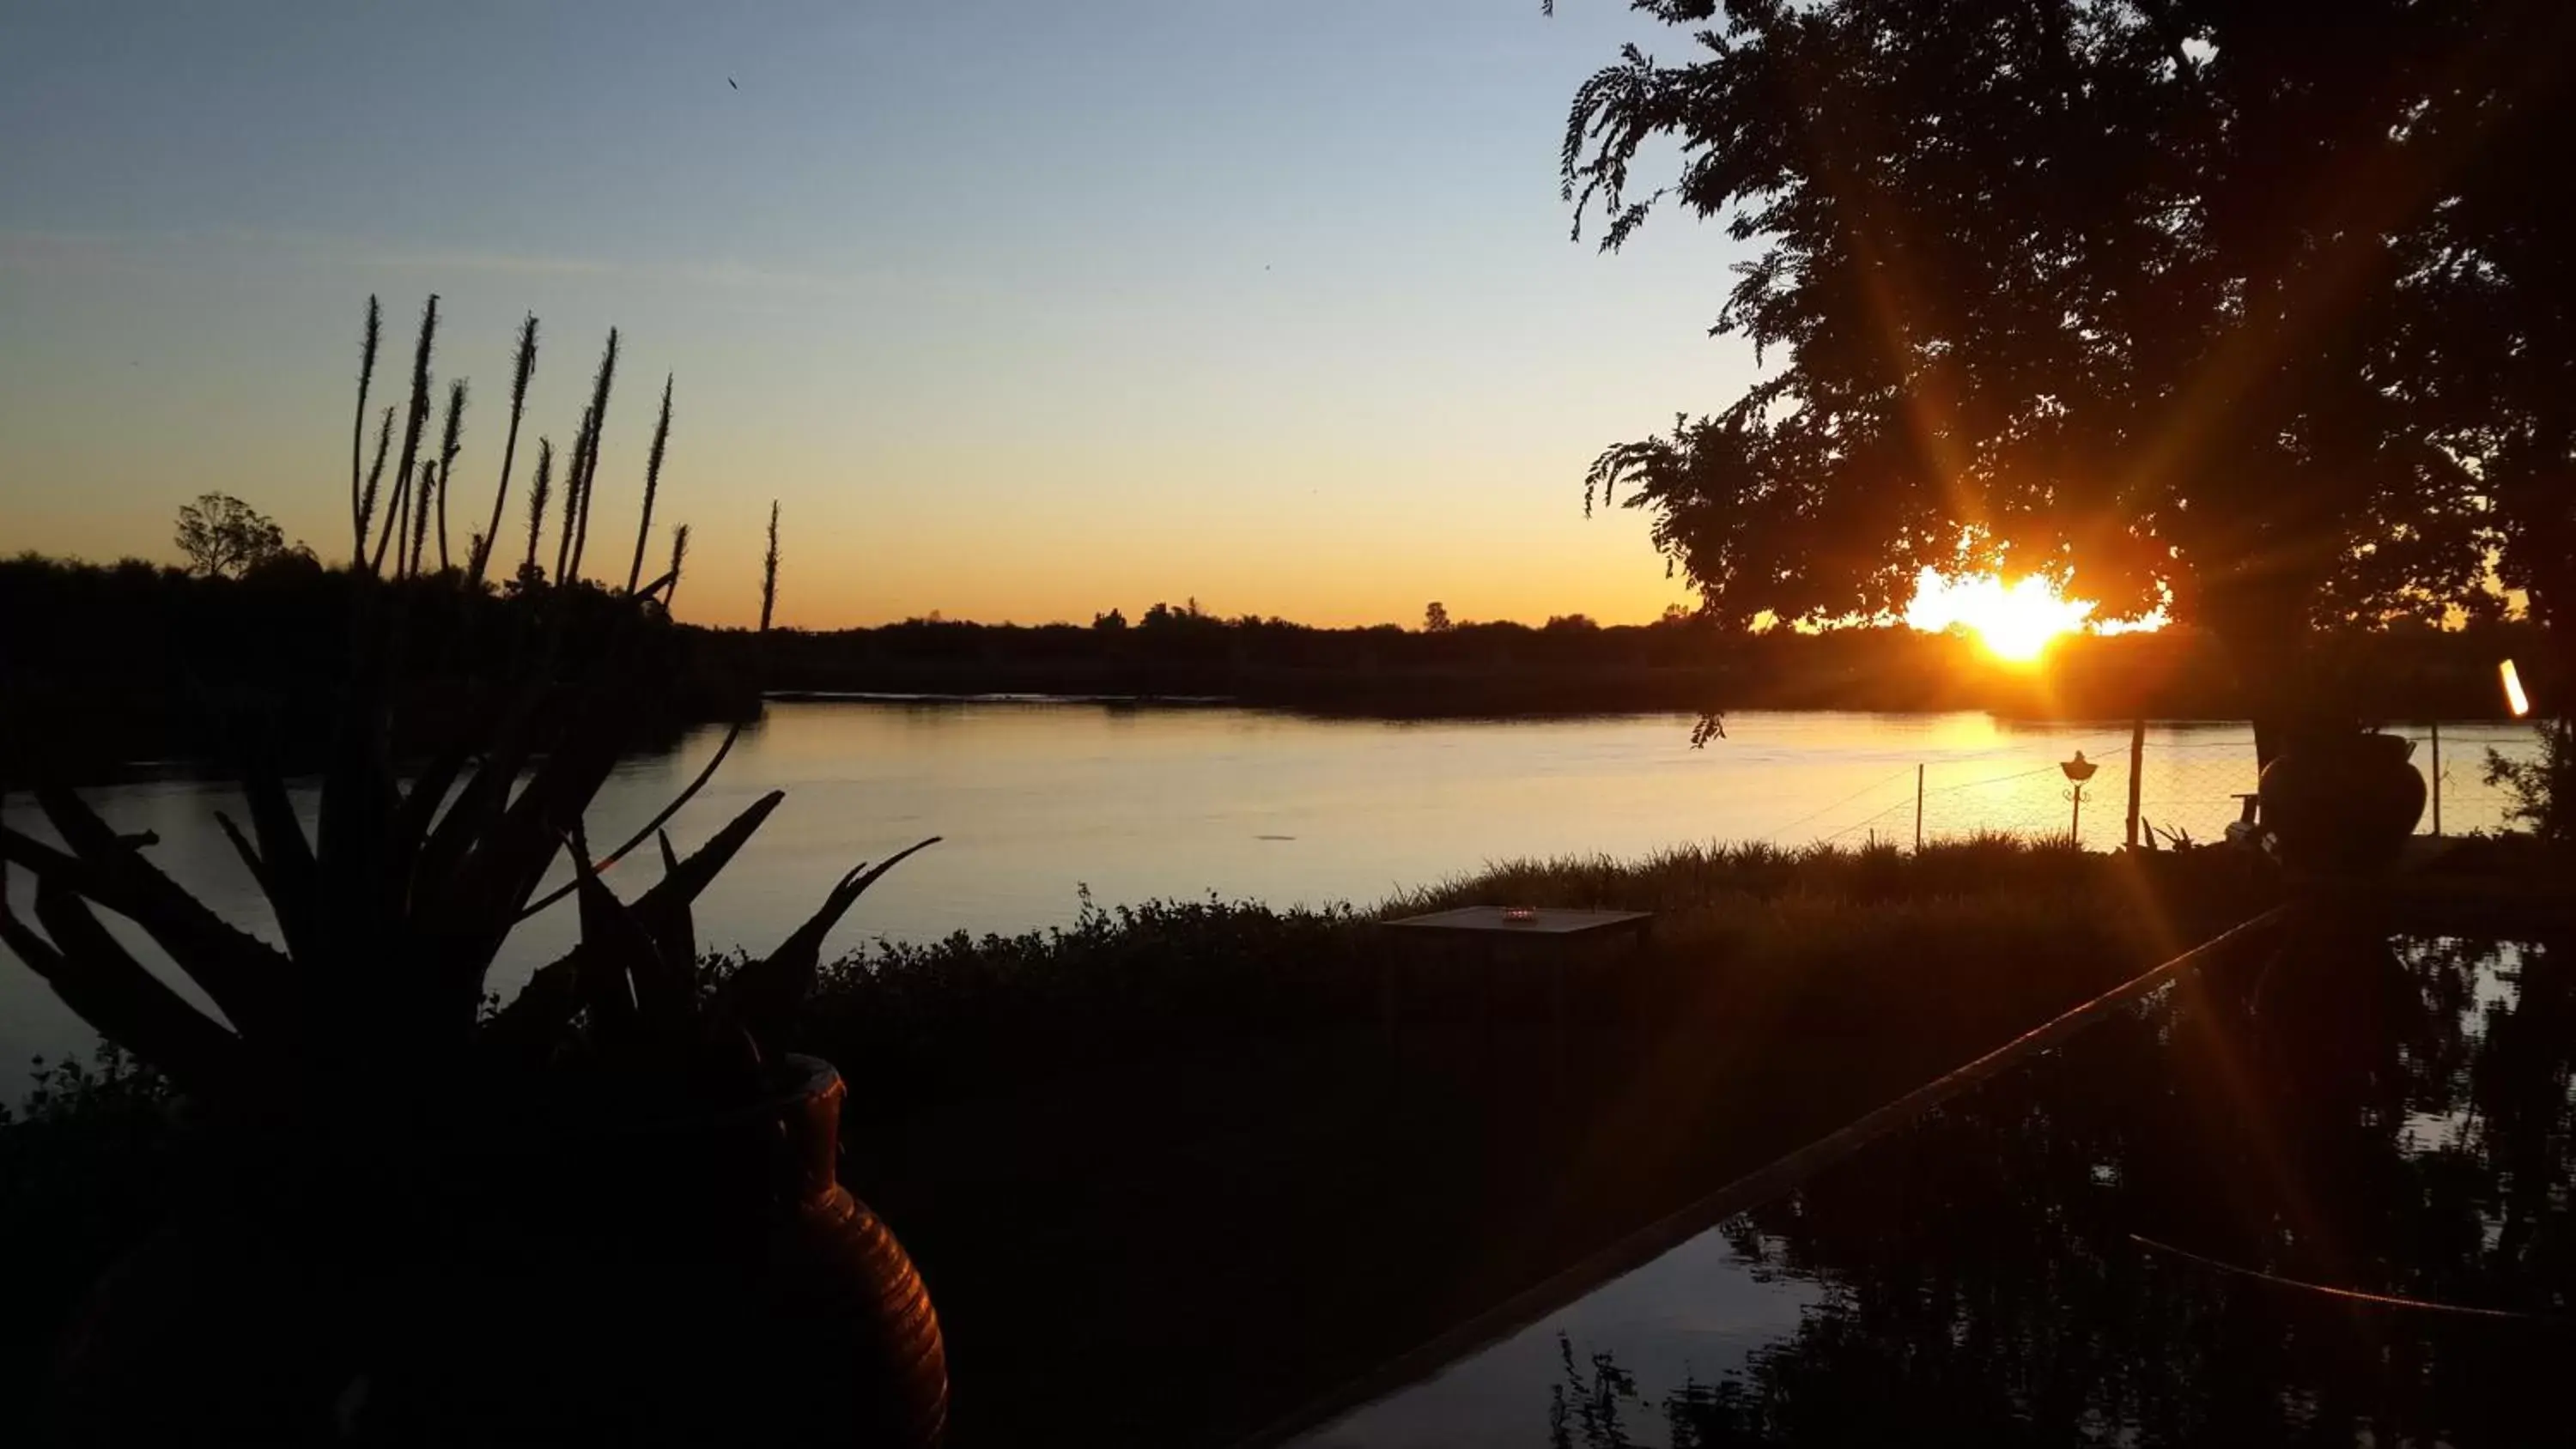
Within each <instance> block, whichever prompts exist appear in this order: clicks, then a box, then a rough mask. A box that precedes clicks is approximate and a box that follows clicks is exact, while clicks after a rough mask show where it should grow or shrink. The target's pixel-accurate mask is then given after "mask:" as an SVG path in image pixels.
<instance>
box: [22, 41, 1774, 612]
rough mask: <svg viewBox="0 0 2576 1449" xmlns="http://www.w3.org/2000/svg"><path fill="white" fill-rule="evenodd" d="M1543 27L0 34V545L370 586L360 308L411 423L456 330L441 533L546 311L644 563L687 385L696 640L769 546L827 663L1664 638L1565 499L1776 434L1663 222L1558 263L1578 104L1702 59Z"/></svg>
mask: <svg viewBox="0 0 2576 1449" xmlns="http://www.w3.org/2000/svg"><path fill="white" fill-rule="evenodd" d="M1560 12H1561V13H1560V14H1559V15H1558V16H1557V17H1556V18H1555V19H1553V20H1549V19H1543V18H1542V17H1541V16H1540V14H1539V7H1538V5H1537V3H1536V0H1306V3H1300V4H1279V3H1273V4H1262V5H1255V4H1248V3H1239V0H1098V3H1092V4H1083V5H1056V4H1043V3H1037V0H1022V3H1015V4H1001V3H992V0H936V3H923V0H916V3H913V4H909V5H900V6H896V5H881V4H855V5H850V4H843V5H810V6H805V5H799V6H786V5H775V6H772V5H745V6H734V5H717V4H654V5H646V4H627V3H613V4H612V3H597V0H593V3H580V4H573V3H565V4H507V5H502V4H438V5H413V6H391V5H322V4H298V5H272V4H254V3H227V4H219V5H192V6H171V5H166V4H163V5H127V4H117V3H98V0H92V3H81V4H18V5H12V6H8V7H5V8H0V548H7V549H11V550H15V549H18V548H38V549H43V550H46V551H49V552H67V553H77V554H82V555H87V556H90V557H114V556H117V555H120V554H129V553H134V554H144V555H147V556H161V557H167V556H169V547H170V546H169V524H170V518H171V514H172V512H173V511H174V510H175V508H176V507H177V505H178V504H179V503H180V502H182V501H184V500H185V499H186V498H188V497H191V496H193V495H195V494H197V493H199V492H202V491H205V490H207V489H210V488H219V489H222V490H224V491H227V492H232V493H236V494H239V495H240V496H242V497H244V498H246V499H248V500H250V501H251V502H253V503H254V504H255V505H257V506H259V507H261V508H263V509H264V510H266V511H268V512H270V513H272V514H274V515H276V516H277V517H278V518H279V520H280V521H281V522H282V523H284V524H285V525H286V526H287V530H288V532H289V533H290V534H292V535H296V536H300V537H303V538H306V539H309V540H310V541H311V542H312V543H313V545H314V546H315V547H316V548H317V549H319V550H321V551H323V552H325V553H326V554H329V553H332V552H334V551H337V550H339V549H341V548H342V547H343V546H344V545H343V538H344V533H345V522H344V518H345V494H346V488H347V446H348V422H349V405H350V401H351V392H350V389H351V385H352V378H351V374H352V371H353V368H354V361H355V353H356V336H357V330H358V321H359V317H360V315H361V313H362V311H363V308H364V304H365V299H366V297H367V295H368V293H370V292H378V293H381V294H382V295H383V297H384V299H385V304H386V307H387V311H388V314H389V324H390V325H389V327H388V333H389V337H388V347H387V354H388V355H387V360H386V362H385V364H384V365H383V369H382V373H381V374H380V377H379V383H378V387H379V395H380V396H382V395H384V389H385V387H386V384H387V381H388V380H389V379H390V380H392V381H393V383H394V387H395V388H396V390H397V391H398V390H399V387H400V383H399V376H400V373H401V371H402V366H403V363H402V358H403V356H404V355H405V354H406V353H407V351H408V346H409V336H410V330H411V325H412V322H413V320H414V317H415V314H416V312H417V309H418V306H419V303H420V299H421V297H422V296H423V295H424V294H426V293H428V292H431V291H436V292H439V293H440V294H442V296H443V298H444V306H445V308H446V311H447V314H448V326H447V327H446V329H445V331H444V333H443V336H442V341H441V346H440V353H439V369H438V370H439V373H440V375H441V376H442V377H445V376H448V375H452V374H457V373H463V374H466V375H469V376H470V377H471V378H472V379H473V380H474V383H475V387H476V392H475V399H476V405H475V408H474V411H473V413H472V415H471V417H472V426H471V427H470V429H469V433H468V448H467V451H466V454H465V456H464V458H463V460H462V461H461V462H460V464H459V466H458V474H459V484H458V490H457V497H458V500H459V505H460V510H461V511H464V512H476V511H479V510H478V509H464V508H463V503H464V500H466V499H468V498H472V499H477V500H483V499H488V496H489V495H488V489H489V488H490V486H491V482H492V479H493V477H494V474H495V472H496V471H497V468H498V462H499V442H500V420H501V414H502V404H503V393H504V390H505V388H506V381H507V379H506V371H507V357H508V350H507V349H508V337H509V333H510V330H511V327H512V325H513V324H514V322H515V321H516V319H517V318H518V317H519V315H520V314H521V313H522V312H524V311H534V312H536V313H537V314H538V315H539V317H540V318H541V319H542V321H543V326H544V348H543V352H542V356H541V362H540V366H539V373H538V382H537V386H536V388H535V390H534V393H533V395H532V402H531V416H530V422H529V433H530V435H531V436H533V435H534V434H535V433H536V432H538V431H544V432H548V433H551V434H553V435H554V436H555V437H556V439H557V440H558V441H559V442H560V441H563V440H564V439H565V438H566V437H567V435H568V434H569V433H570V432H571V430H572V427H573V423H574V421H575V419H576V417H577V415H578V412H579V408H580V402H579V399H580V396H581V393H582V390H583V388H584V386H585V385H586V379H587V376H588V374H589V371H590V368H591V366H592V363H593V361H594V359H595V357H596V354H597V351H598V347H599V342H600V339H601V336H602V335H603V333H604V332H605V330H606V328H607V327H608V326H609V325H610V324H611V323H615V324H617V325H619V326H621V327H622V328H624V329H625V335H626V339H627V351H626V357H625V363H624V366H623V369H622V371H621V377H622V386H621V390H620V395H619V396H620V401H619V405H618V407H617V410H616V414H615V416H614V417H613V418H612V425H611V426H612V437H611V440H610V447H609V451H608V454H607V458H606V461H605V466H604V468H603V473H602V487H601V493H600V512H599V514H598V515H597V517H596V520H595V524H594V526H595V528H604V529H606V530H607V531H608V533H609V535H610V536H612V537H621V536H623V535H624V532H625V526H626V525H627V523H628V521H629V520H630V519H631V508H632V500H633V495H634V493H635V491H636V484H637V481H638V479H639V478H640V474H641V454H642V452H643V446H644V442H645V439H646V436H647V434H648V433H649V429H650V423H651V417H650V398H649V396H648V389H649V388H650V387H651V386H653V385H655V384H658V382H659V380H660V377H661V375H662V374H663V373H664V372H665V371H670V372H675V373H677V375H678V421H677V424H676V426H675V429H674V440H673V445H672V454H671V463H670V466H669V470H668V473H667V476H666V484H665V490H664V504H663V510H662V515H661V516H662V517H663V518H664V519H665V520H669V519H683V520H686V521H688V522H690V523H692V524H693V525H694V527H695V530H696V536H697V538H698V541H699V543H698V547H697V549H696V551H695V557H696V558H697V559H698V560H699V567H698V568H697V570H696V571H695V572H694V573H693V575H692V582H691V583H690V584H689V585H688V587H687V589H686V590H685V591H684V593H683V595H682V613H683V614H684V615H692V616H695V617H701V618H715V619H732V618H739V617H741V616H742V614H743V613H745V612H746V611H747V610H748V609H749V608H750V606H751V604H750V597H749V592H750V578H751V574H752V571H753V564H754V561H755V559H756V556H757V553H758V540H757V535H758V529H759V524H760V521H761V517H762V515H763V513H764V511H765V509H766V505H767V502H768V500H769V499H770V498H772V497H776V498H778V499H780V500H782V502H783V504H784V508H785V513H786V519H787V525H788V587H787V590H786V598H785V612H786V614H787V616H788V618H789V619H790V620H791V621H792V622H797V623H803V624H809V625H833V624H842V623H858V622H872V621H876V620H881V619H886V618H899V617H903V616H905V615H910V614H919V613H927V612H929V611H931V610H934V609H937V610H941V611H944V612H945V613H947V614H948V615H950V616H951V617H981V618H1002V617H1013V618H1018V619H1021V620H1024V621H1026V620H1037V619H1046V618H1077V619H1087V618H1088V617H1089V616H1090V613H1091V612H1092V611H1093V610H1094V609H1100V608H1106V607H1109V606H1111V605H1113V604H1114V605H1121V606H1124V607H1126V608H1127V609H1128V610H1129V611H1130V612H1131V613H1132V612H1134V611H1135V610H1136V609H1137V608H1139V607H1141V606H1142V605H1143V604H1145V603H1147V602H1150V601H1151V600H1153V599H1155V598H1165V597H1167V598H1172V599H1175V600H1177V599H1178V598H1180V597H1182V596H1185V595H1196V596H1198V597H1199V598H1200V599H1201V600H1203V601H1204V602H1205V603H1206V604H1207V605H1208V606H1209V607H1211V608H1216V609H1220V610H1222V611H1224V612H1227V613H1236V612H1243V611H1254V612H1260V613H1264V614H1269V613H1277V614H1285V615H1290V616H1292V617H1300V618H1308V619H1313V620H1316V621H1319V622H1368V621H1375V620H1387V619H1392V620H1402V621H1413V620H1418V618H1419V617H1420V613H1421V608H1422V604H1423V602H1424V601H1425V600H1429V599H1434V598H1437V599H1441V600H1443V601H1444V602H1445V603H1446V604H1447V605H1448V607H1449V609H1450V612H1451V613H1452V614H1453V615H1455V616H1457V617H1460V618H1485V617H1526V618H1534V617H1537V616H1540V615H1544V614H1547V613H1557V612H1569V611H1575V610H1582V611H1587V612H1591V613H1594V614H1596V615H1600V616H1603V617H1607V618H1639V617H1647V616H1651V615H1652V614H1653V613H1655V612H1656V611H1658V610H1659V609H1660V608H1661V607H1662V605H1663V604H1664V603H1665V602H1666V601H1668V600H1671V599H1675V598H1678V597H1680V593H1679V591H1678V589H1677V588H1676V587H1675V586H1674V585H1671V584H1668V583H1666V582H1665V581H1664V579H1663V578H1662V570H1661V566H1660V563H1659V562H1658V561H1657V560H1656V559H1655V558H1654V556H1653V555H1652V553H1651V551H1650V549H1649V547H1648V545H1647V543H1646V541H1645V530H1644V525H1643V521H1642V520H1641V519H1640V518H1638V517H1637V516H1636V515H1633V514H1622V515H1621V516H1619V517H1617V518H1615V519H1612V520H1608V521H1601V520H1595V521H1593V522H1590V523H1586V522H1585V521H1584V520H1583V518H1582V516H1581V506H1580V504H1581V488H1580V477H1581V473H1582V470H1583V467H1584V465H1585V464H1586V463H1587V462H1588V461H1589V459H1590V458H1591V456H1592V454H1593V453H1594V452H1596V451H1597V450H1598V449H1599V448H1600V447H1601V446H1603V445H1604V444H1607V443H1610V442H1613V441H1617V440H1620V439H1624V438H1628V437H1633V436H1636V435H1639V434H1641V433H1643V432H1646V431H1649V430H1652V429H1655V428H1659V427H1661V426H1663V425H1664V424H1665V423H1667V422H1668V421H1669V420H1670V417H1671V415H1672V413H1673V412H1675V411H1676V410H1679V409H1690V410H1693V411H1698V410H1701V409H1704V408H1708V407H1712V406H1715V405H1717V404H1719V403H1722V402H1723V401H1725V400H1726V399H1727V398H1728V397H1730V396H1731V395H1732V394H1733V393H1734V392H1735V391H1736V390H1737V389H1738V388H1739V387H1740V386H1741V385H1742V383H1743V381H1744V379H1745V378H1746V376H1747V375H1748V373H1749V368H1750V359H1749V356H1748V355H1747V354H1746V352H1745V350H1744V349H1743V348H1742V347H1740V346H1739V345H1738V344H1736V343H1734V342H1732V341H1715V340H1711V339H1710V338H1708V337H1707V336H1706V327H1707V324H1708V322H1709V320H1710V319H1711V318H1712V317H1713V316H1714V315H1715V312H1716V308H1717V306H1718V303H1719V300H1720V297H1721V294H1722V292H1723V290H1724V288H1725V287H1726V285H1727V283H1728V281H1729V280H1730V278H1729V276H1728V274H1727V267H1728V265H1729V264H1730V263H1731V262H1732V261H1733V260H1735V256H1736V254H1735V253H1734V251H1733V250H1732V249H1731V247H1730V245H1729V244H1728V243H1727V242H1726V241H1725V240H1724V239H1723V237H1722V236H1720V235H1719V233H1718V232H1717V231H1716V230H1715V229H1714V228H1711V227H1705V226H1700V225H1697V224H1694V223H1691V222H1689V221H1687V220H1686V219H1684V218H1682V217H1680V216H1678V215H1676V216H1672V217H1667V218H1664V219H1662V220H1660V221H1659V222H1658V223H1657V224H1655V225H1653V226H1649V227H1648V228H1647V229H1646V231H1645V233H1644V234H1643V235H1642V237H1641V238H1640V240H1639V241H1638V242H1637V243H1635V244H1633V245H1632V246H1631V248H1630V249H1629V251H1628V252H1626V253H1625V254H1622V255H1619V256H1615V257H1604V256H1601V255H1599V254H1597V253H1596V252H1595V251H1593V249H1592V248H1591V246H1590V244H1589V243H1585V244H1581V245H1577V244H1574V243H1572V242H1570V241H1569V240H1568V237H1567V224H1568V217H1567V214H1566V209H1565V206H1564V204H1563V203H1562V202H1561V201H1560V200H1559V198H1558V195H1557V190H1556V174H1555V158H1556V149H1557V144H1558V139H1559V134H1560V128H1561V126H1562V123H1563V117H1564V114H1565V107H1566V103H1567V100H1568V99H1569V97H1570V96H1571V94H1572V91H1573V88H1574V86H1575V85H1576V84H1577V83H1578V82H1579V81H1580V80H1581V79H1582V77H1583V76H1584V75H1586V74H1588V73H1589V72H1590V71H1591V70H1593V69H1595V68H1597V67H1598V66H1600V65H1601V64H1603V63H1605V62H1606V61H1608V60H1610V59H1611V58H1612V57H1613V55H1614V52H1615V50H1616V47H1617V45H1618V44H1619V43H1620V42H1621V41H1623V40H1627V39H1632V38H1634V39H1640V40H1643V41H1645V42H1646V43H1647V44H1648V45H1649V48H1651V49H1655V50H1659V51H1674V50H1678V49H1679V48H1680V46H1681V44H1682V39H1681V37H1679V36H1678V35H1674V34H1671V33H1667V32H1660V31H1658V30H1656V29H1655V28H1654V27H1652V26H1650V25H1646V24H1645V23H1643V22H1641V21H1640V20H1638V19H1637V18H1636V17H1633V16H1632V15H1630V14H1629V13H1628V11H1627V10H1626V7H1625V6H1624V5H1623V4H1621V3H1619V0H1566V3H1565V4H1563V5H1562V6H1561V7H1560ZM728 77H731V78H732V79H733V80H735V81H736V82H738V83H739V87H740V88H739V89H738V90H737V89H734V88H731V87H729V86H728V85H727V84H726V80H727V78H728ZM521 466H522V471H523V473H524V469H525V466H526V464H525V455H524V453H523V457H522V465H521ZM522 481H524V480H522ZM459 542H460V544H461V542H462V528H461V525H460V533H459ZM622 549H623V546H622V545H621V546H620V548H619V549H618V550H616V551H617V552H620V553H621V554H622ZM597 552H598V550H597V549H596V548H595V547H594V556H596V555H597Z"/></svg>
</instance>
